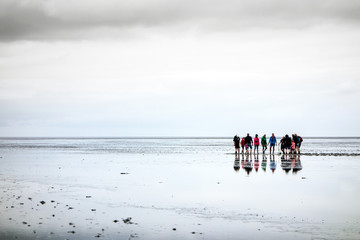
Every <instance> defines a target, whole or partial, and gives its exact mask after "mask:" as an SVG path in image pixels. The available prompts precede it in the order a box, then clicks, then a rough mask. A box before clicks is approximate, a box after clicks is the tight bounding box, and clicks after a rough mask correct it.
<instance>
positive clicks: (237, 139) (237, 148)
mask: <svg viewBox="0 0 360 240" xmlns="http://www.w3.org/2000/svg"><path fill="white" fill-rule="evenodd" d="M233 142H234V146H235V154H239V153H240V137H239V136H238V135H237V134H236V135H235V137H234V139H233Z"/></svg>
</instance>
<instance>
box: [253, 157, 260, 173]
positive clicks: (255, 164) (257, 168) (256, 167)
mask: <svg viewBox="0 0 360 240" xmlns="http://www.w3.org/2000/svg"><path fill="white" fill-rule="evenodd" d="M259 166H260V163H259V154H254V169H255V171H256V172H257V171H258V170H259Z"/></svg>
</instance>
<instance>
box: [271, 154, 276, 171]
mask: <svg viewBox="0 0 360 240" xmlns="http://www.w3.org/2000/svg"><path fill="white" fill-rule="evenodd" d="M270 170H271V171H272V172H275V170H276V162H275V160H274V155H270Z"/></svg>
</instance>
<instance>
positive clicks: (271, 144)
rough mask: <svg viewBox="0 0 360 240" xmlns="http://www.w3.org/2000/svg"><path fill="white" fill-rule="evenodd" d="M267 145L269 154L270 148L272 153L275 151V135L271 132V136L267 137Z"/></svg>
mask: <svg viewBox="0 0 360 240" xmlns="http://www.w3.org/2000/svg"><path fill="white" fill-rule="evenodd" d="M269 145H270V154H271V149H272V153H273V154H274V153H275V146H276V145H277V141H276V137H275V135H274V133H273V134H271V137H270V139H269Z"/></svg>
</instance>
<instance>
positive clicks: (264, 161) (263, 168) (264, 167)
mask: <svg viewBox="0 0 360 240" xmlns="http://www.w3.org/2000/svg"><path fill="white" fill-rule="evenodd" d="M266 165H267V158H266V155H265V154H263V157H262V161H261V169H262V170H264V172H266Z"/></svg>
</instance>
